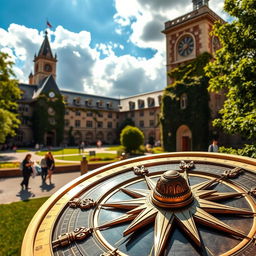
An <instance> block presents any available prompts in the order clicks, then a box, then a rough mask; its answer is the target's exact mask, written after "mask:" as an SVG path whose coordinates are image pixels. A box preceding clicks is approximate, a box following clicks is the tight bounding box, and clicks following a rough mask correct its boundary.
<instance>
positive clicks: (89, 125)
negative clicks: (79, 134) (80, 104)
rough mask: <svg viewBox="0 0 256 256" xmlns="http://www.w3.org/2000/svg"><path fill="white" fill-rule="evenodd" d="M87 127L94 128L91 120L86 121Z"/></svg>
mask: <svg viewBox="0 0 256 256" xmlns="http://www.w3.org/2000/svg"><path fill="white" fill-rule="evenodd" d="M86 127H87V128H92V121H91V120H88V121H86Z"/></svg>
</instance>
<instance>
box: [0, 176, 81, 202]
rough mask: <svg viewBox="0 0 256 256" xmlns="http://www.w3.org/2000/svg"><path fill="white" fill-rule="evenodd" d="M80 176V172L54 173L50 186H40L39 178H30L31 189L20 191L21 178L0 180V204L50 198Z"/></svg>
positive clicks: (40, 180)
mask: <svg viewBox="0 0 256 256" xmlns="http://www.w3.org/2000/svg"><path fill="white" fill-rule="evenodd" d="M79 176H80V172H70V173H58V174H57V173H56V174H53V176H52V184H51V185H48V184H44V185H42V179H41V176H36V177H35V178H32V177H31V178H30V180H29V187H30V188H31V189H29V190H28V191H27V190H22V189H21V186H20V183H21V181H22V177H18V178H6V179H5V178H2V179H0V204H7V203H11V202H17V201H21V200H28V199H31V198H37V197H46V196H51V195H52V194H53V193H54V192H56V191H57V190H58V189H60V188H61V187H62V186H64V185H65V184H67V183H68V182H69V181H71V180H73V179H75V178H77V177H79Z"/></svg>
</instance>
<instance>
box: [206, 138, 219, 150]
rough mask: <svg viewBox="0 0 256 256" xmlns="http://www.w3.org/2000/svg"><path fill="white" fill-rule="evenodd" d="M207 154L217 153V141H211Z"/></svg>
mask: <svg viewBox="0 0 256 256" xmlns="http://www.w3.org/2000/svg"><path fill="white" fill-rule="evenodd" d="M208 152H219V147H218V141H217V140H216V139H213V140H212V144H211V145H209V147H208Z"/></svg>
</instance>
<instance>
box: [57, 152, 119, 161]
mask: <svg viewBox="0 0 256 256" xmlns="http://www.w3.org/2000/svg"><path fill="white" fill-rule="evenodd" d="M85 156H86V157H87V160H88V161H89V162H91V163H95V162H101V161H111V160H114V159H115V158H116V157H117V155H116V154H111V153H98V154H96V156H89V155H88V154H85ZM82 157H83V155H75V156H63V157H61V156H60V157H55V158H56V159H60V160H67V161H81V160H82Z"/></svg>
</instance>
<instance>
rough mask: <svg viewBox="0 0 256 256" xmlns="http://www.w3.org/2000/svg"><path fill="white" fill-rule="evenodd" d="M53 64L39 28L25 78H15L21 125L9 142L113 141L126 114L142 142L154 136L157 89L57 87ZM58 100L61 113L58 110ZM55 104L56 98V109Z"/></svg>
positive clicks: (54, 59)
mask: <svg viewBox="0 0 256 256" xmlns="http://www.w3.org/2000/svg"><path fill="white" fill-rule="evenodd" d="M56 69H57V56H56V54H55V56H54V55H53V54H52V50H51V46H50V43H49V40H48V35H47V32H45V38H44V41H43V43H42V45H41V47H40V50H39V52H38V54H37V55H35V58H34V71H33V73H31V74H30V75H29V84H19V87H20V89H21V91H22V99H21V100H20V101H19V114H20V118H21V125H20V127H19V129H18V132H17V136H16V138H14V141H13V142H12V143H15V144H17V145H24V146H26V145H34V144H36V143H38V144H43V145H52V146H55V145H60V144H70V145H77V144H79V143H81V141H84V142H86V143H87V144H89V145H92V144H93V145H95V143H96V141H97V140H101V141H102V142H103V143H106V144H113V143H119V141H118V134H117V130H118V127H119V126H120V125H121V124H122V122H125V120H126V119H127V118H131V119H132V120H133V121H134V123H135V125H136V126H137V127H139V128H140V129H141V130H142V131H143V133H144V134H145V143H147V141H148V139H149V138H150V137H151V139H152V138H153V140H155V141H158V140H160V128H159V122H158V117H159V111H160V108H159V106H160V102H161V94H162V91H157V92H151V93H145V94H141V95H136V96H132V97H128V98H124V99H115V98H110V97H104V96H97V95H90V94H86V93H79V92H74V91H72V90H60V89H59V87H58V85H57V83H56ZM62 103H64V104H63V106H64V109H65V110H64V111H62V112H63V113H62V112H61V111H60V108H61V104H62ZM56 104H59V106H58V109H56V106H57V105H56ZM61 129H62V130H63V132H61ZM60 133H63V136H60Z"/></svg>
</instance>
